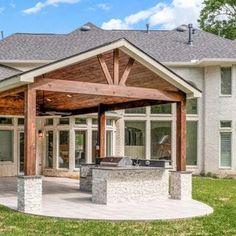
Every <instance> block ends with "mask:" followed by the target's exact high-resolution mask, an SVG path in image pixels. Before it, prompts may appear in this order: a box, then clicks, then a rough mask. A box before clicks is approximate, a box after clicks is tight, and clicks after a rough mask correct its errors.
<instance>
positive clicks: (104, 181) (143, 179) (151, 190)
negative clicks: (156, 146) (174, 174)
mask: <svg viewBox="0 0 236 236" xmlns="http://www.w3.org/2000/svg"><path fill="white" fill-rule="evenodd" d="M168 183H169V173H168V170H167V169H164V168H152V167H130V168H122V167H120V168H115V167H113V168H112V167H98V168H94V169H93V178H92V201H93V202H94V203H98V204H114V203H119V202H126V203H127V202H130V203H132V202H140V201H149V200H154V199H168V188H169V184H168Z"/></svg>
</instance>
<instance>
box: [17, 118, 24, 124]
mask: <svg viewBox="0 0 236 236" xmlns="http://www.w3.org/2000/svg"><path fill="white" fill-rule="evenodd" d="M17 124H18V125H24V124H25V119H24V118H18V121H17Z"/></svg>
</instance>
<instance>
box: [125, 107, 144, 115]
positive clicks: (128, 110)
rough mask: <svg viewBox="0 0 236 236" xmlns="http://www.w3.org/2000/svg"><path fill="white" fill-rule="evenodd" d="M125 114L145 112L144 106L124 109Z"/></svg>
mask: <svg viewBox="0 0 236 236" xmlns="http://www.w3.org/2000/svg"><path fill="white" fill-rule="evenodd" d="M125 113H126V114H145V113H146V108H145V107H138V108H129V109H126V110H125Z"/></svg>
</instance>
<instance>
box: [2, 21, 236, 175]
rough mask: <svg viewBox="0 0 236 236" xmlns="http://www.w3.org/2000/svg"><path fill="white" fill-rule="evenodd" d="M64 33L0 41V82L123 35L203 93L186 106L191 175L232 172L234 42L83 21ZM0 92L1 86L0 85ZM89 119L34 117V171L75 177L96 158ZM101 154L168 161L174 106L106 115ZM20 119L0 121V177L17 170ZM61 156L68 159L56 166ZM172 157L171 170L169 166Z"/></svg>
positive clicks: (235, 162) (92, 118) (235, 154)
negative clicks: (109, 28)
mask: <svg viewBox="0 0 236 236" xmlns="http://www.w3.org/2000/svg"><path fill="white" fill-rule="evenodd" d="M87 26H88V27H84V26H83V27H81V28H79V29H77V30H75V31H73V32H71V33H69V34H63V35H54V34H14V35H11V36H9V37H7V38H5V39H3V40H2V41H0V80H2V81H4V79H6V78H9V77H11V76H15V75H16V74H18V73H20V72H21V71H28V70H30V69H33V68H36V67H39V66H41V65H45V64H47V63H49V62H52V61H55V60H59V59H61V58H63V57H66V56H70V55H73V54H75V53H77V52H80V51H86V50H88V49H89V48H92V47H96V46H97V45H99V44H102V43H106V42H109V41H111V40H115V39H119V38H121V37H125V38H127V39H128V40H129V41H130V42H131V43H133V44H135V45H137V46H138V47H139V48H140V49H142V50H143V51H145V52H146V53H148V54H149V55H151V56H152V57H154V58H155V59H156V60H159V61H160V62H161V63H163V64H164V65H165V66H167V67H169V68H170V69H172V70H173V71H174V72H176V73H177V74H178V75H180V76H181V77H183V78H184V79H185V80H187V81H189V82H191V83H192V84H194V85H195V86H196V87H197V88H198V89H200V90H202V92H203V96H202V98H198V99H197V100H190V101H188V105H187V113H188V114H187V165H188V169H189V170H193V171H194V172H195V173H201V172H204V173H208V172H212V173H215V174H220V175H224V174H227V175H233V174H236V149H235V148H234V147H235V144H236V143H235V142H236V133H235V125H236V119H235V115H236V103H235V101H236V100H235V95H236V83H235V80H236V45H235V43H234V42H233V41H230V40H227V39H223V38H220V37H217V36H215V35H211V34H209V33H206V32H202V31H200V30H197V31H196V32H195V34H194V35H193V45H189V44H188V29H186V31H182V30H179V29H174V30H171V31H150V32H146V31H122V30H121V31H105V30H102V29H100V28H97V27H96V26H94V25H92V24H90V23H88V24H87ZM0 91H1V88H0ZM96 117H97V116H96V114H91V115H88V116H78V117H70V118H61V117H60V116H54V118H51V117H50V118H47V117H43V118H40V117H39V118H38V120H37V122H38V124H37V129H38V139H37V163H38V164H37V172H38V174H44V175H52V176H60V175H63V176H67V175H68V176H71V175H73V176H77V175H79V166H80V163H85V162H86V163H92V162H94V161H95V150H96V142H97V141H96V139H97V134H96V132H97V124H96ZM107 118H108V119H107V139H106V145H107V153H106V154H107V155H127V156H132V157H133V158H142V159H144V158H146V159H152V158H153V159H158V158H162V159H171V158H172V157H174V156H175V145H176V141H175V129H176V127H175V126H176V123H175V119H176V117H175V106H174V105H171V104H166V105H162V106H158V107H146V108H143V109H141V108H138V109H133V110H126V111H117V112H114V113H109V114H107ZM23 124H24V121H23V119H22V117H19V116H11V117H8V116H4V115H1V117H0V145H1V148H0V175H1V176H6V175H11V176H13V175H17V174H19V173H20V172H22V170H23V168H22V166H23V161H24V158H23V157H24V151H23V147H24V145H23V140H24V139H23V129H24V127H23ZM63 156H67V158H68V160H69V161H68V162H66V163H65V162H63ZM174 161H175V160H174V159H173V167H175V163H174Z"/></svg>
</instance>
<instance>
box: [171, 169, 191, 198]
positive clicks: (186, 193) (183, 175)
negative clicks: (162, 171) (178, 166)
mask: <svg viewBox="0 0 236 236" xmlns="http://www.w3.org/2000/svg"><path fill="white" fill-rule="evenodd" d="M170 196H171V198H172V199H179V200H191V199H192V172H189V171H170Z"/></svg>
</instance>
